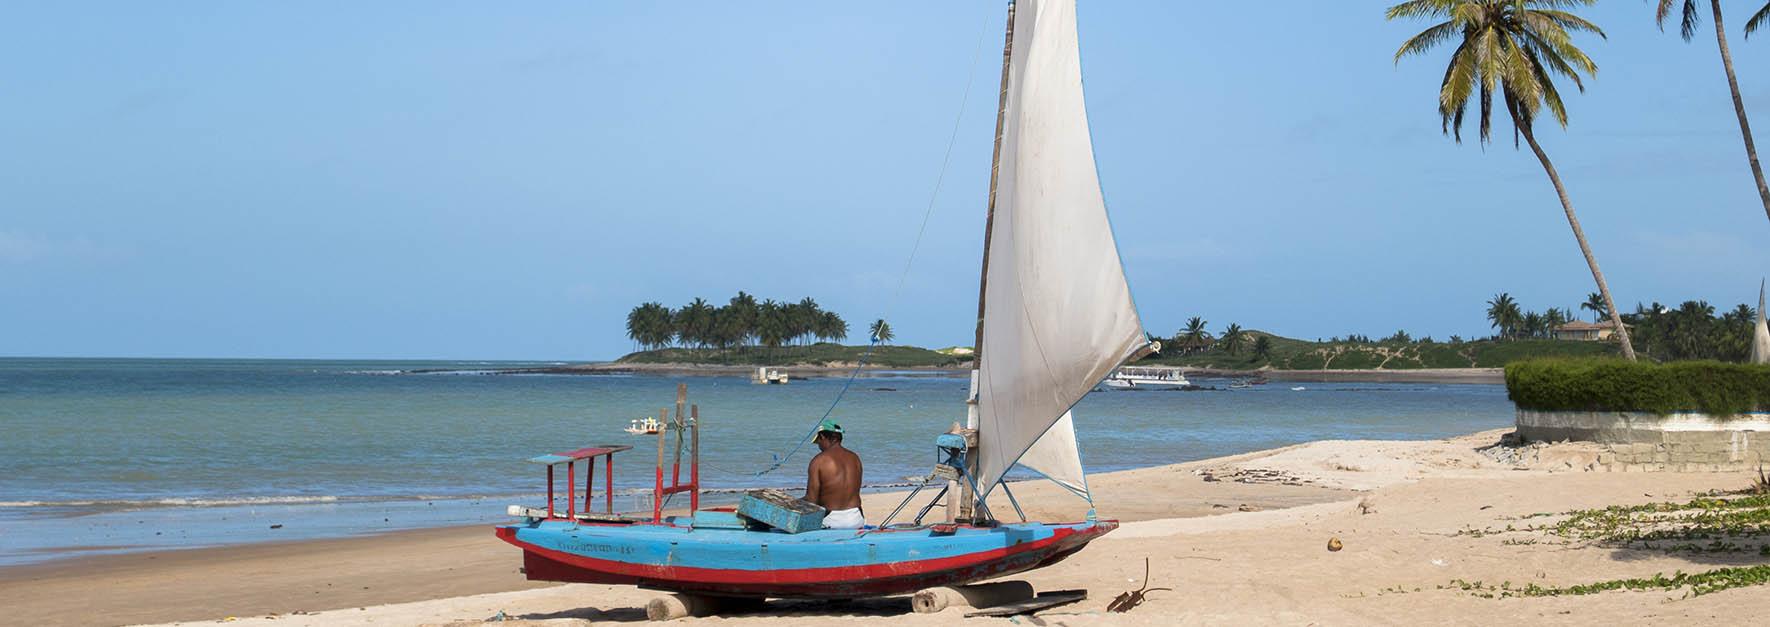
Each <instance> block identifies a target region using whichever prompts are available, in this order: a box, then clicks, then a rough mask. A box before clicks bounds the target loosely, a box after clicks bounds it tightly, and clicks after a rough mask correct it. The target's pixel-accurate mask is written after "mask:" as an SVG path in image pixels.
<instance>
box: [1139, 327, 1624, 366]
mask: <svg viewBox="0 0 1770 627" xmlns="http://www.w3.org/2000/svg"><path fill="white" fill-rule="evenodd" d="M1194 319H1195V320H1196V318H1194ZM1231 326H1232V328H1233V329H1235V330H1237V331H1240V333H1241V334H1242V335H1243V336H1245V337H1244V340H1243V342H1244V345H1249V344H1251V345H1252V347H1253V350H1252V351H1248V350H1243V349H1241V348H1239V347H1238V348H1237V349H1236V351H1235V352H1233V353H1232V352H1230V350H1229V347H1228V346H1227V345H1225V344H1224V342H1223V340H1213V339H1211V337H1210V336H1209V335H1208V334H1205V335H1196V336H1195V335H1192V331H1193V329H1192V326H1191V325H1190V324H1189V325H1188V327H1187V329H1183V330H1181V331H1180V332H1178V333H1176V334H1175V337H1173V338H1172V339H1164V340H1162V350H1161V352H1159V353H1156V354H1154V355H1151V356H1149V357H1145V358H1144V359H1143V360H1142V361H1139V362H1137V363H1138V365H1165V366H1187V367H1195V368H1212V369H1219V370H1253V369H1257V368H1265V367H1271V368H1276V369H1281V370H1365V369H1383V370H1414V369H1420V368H1499V367H1502V366H1505V365H1506V364H1508V363H1511V362H1513V361H1518V360H1521V359H1529V358H1532V357H1596V356H1608V355H1615V354H1616V345H1614V344H1609V343H1604V342H1576V341H1559V340H1514V341H1503V340H1498V339H1484V340H1475V341H1461V339H1462V338H1457V340H1458V341H1454V342H1438V341H1434V340H1433V339H1432V338H1430V337H1423V338H1418V339H1414V338H1412V337H1410V336H1408V335H1407V334H1406V333H1405V332H1398V333H1397V334H1395V335H1392V336H1390V337H1389V338H1386V339H1384V340H1381V341H1375V340H1371V339H1370V338H1366V337H1363V336H1358V335H1354V336H1350V337H1348V338H1345V339H1341V338H1334V339H1332V340H1329V341H1325V342H1312V341H1308V340H1298V339H1293V338H1287V337H1282V336H1278V335H1273V334H1271V333H1267V332H1264V331H1255V330H1241V329H1240V327H1239V326H1238V325H1231ZM1249 339H1251V342H1249V341H1248V340H1249Z"/></svg>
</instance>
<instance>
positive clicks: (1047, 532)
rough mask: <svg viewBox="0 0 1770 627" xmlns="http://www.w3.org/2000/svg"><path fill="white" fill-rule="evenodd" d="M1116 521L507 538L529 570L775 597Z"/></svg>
mask: <svg viewBox="0 0 1770 627" xmlns="http://www.w3.org/2000/svg"><path fill="white" fill-rule="evenodd" d="M1117 527H1118V523H1117V522H1116V521H1090V522H1083V523H1073V524H1044V523H1022V524H1013V525H1002V526H999V527H993V528H977V527H965V526H961V527H959V528H957V529H956V530H955V531H953V532H952V533H940V532H937V531H935V530H933V529H930V528H926V527H922V528H915V529H890V530H875V531H870V532H860V531H853V530H847V531H843V530H820V531H812V532H807V533H801V534H785V533H778V532H765V531H742V530H732V529H694V528H690V527H687V526H677V525H672V524H638V525H599V524H578V525H572V524H571V523H569V522H566V521H561V520H550V521H544V522H534V523H528V524H517V525H506V526H501V527H498V528H497V533H498V537H499V538H501V539H503V540H504V541H506V542H509V543H511V544H513V545H516V546H518V547H521V548H522V549H523V566H524V572H526V573H527V575H528V578H529V579H534V580H542V581H564V582H576V583H600V584H626V585H635V586H639V587H643V588H652V589H658V590H669V591H673V592H684V593H693V594H705V595H712V596H735V597H769V598H808V599H833V598H841V599H848V598H863V597H877V596H890V595H894V594H907V593H910V592H914V591H916V590H920V589H922V588H929V587H935V586H950V585H959V584H964V583H971V582H976V581H982V580H985V579H990V578H994V577H1001V576H1004V575H1011V574H1014V573H1019V572H1024V571H1028V570H1032V569H1035V568H1040V567H1044V566H1048V565H1051V564H1054V563H1056V562H1058V561H1060V560H1062V559H1064V558H1066V557H1068V556H1070V555H1071V554H1073V553H1075V552H1076V551H1078V550H1081V548H1082V547H1083V546H1085V545H1087V543H1088V542H1090V541H1092V540H1093V539H1094V538H1098V537H1100V536H1101V535H1103V534H1105V533H1107V532H1109V531H1112V530H1113V529H1116V528H1117Z"/></svg>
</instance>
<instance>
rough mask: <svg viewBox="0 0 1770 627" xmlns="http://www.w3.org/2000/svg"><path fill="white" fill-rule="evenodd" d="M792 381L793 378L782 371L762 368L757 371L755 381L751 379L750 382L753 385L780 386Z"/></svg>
mask: <svg viewBox="0 0 1770 627" xmlns="http://www.w3.org/2000/svg"><path fill="white" fill-rule="evenodd" d="M790 379H791V377H789V376H788V375H787V373H786V372H784V371H782V370H780V369H777V368H767V367H762V368H757V369H756V377H755V378H753V379H750V382H751V383H762V384H770V385H780V384H783V383H786V382H787V381H789V380H790Z"/></svg>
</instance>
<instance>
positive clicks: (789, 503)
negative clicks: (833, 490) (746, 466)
mask: <svg viewBox="0 0 1770 627" xmlns="http://www.w3.org/2000/svg"><path fill="white" fill-rule="evenodd" d="M825 513H826V510H824V508H823V507H821V506H819V505H817V504H816V503H812V502H810V501H807V500H804V499H800V498H795V497H794V496H793V495H791V494H787V493H785V492H782V491H780V490H751V491H749V492H745V493H744V500H742V501H739V502H738V508H737V515H738V516H740V517H743V518H745V519H747V520H753V521H756V522H758V523H762V524H764V525H768V526H769V527H773V528H775V529H779V530H781V531H785V532H787V533H804V532H806V531H816V530H818V529H822V528H824V514H825Z"/></svg>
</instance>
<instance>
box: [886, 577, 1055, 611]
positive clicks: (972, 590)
mask: <svg viewBox="0 0 1770 627" xmlns="http://www.w3.org/2000/svg"><path fill="white" fill-rule="evenodd" d="M1031 598H1033V587H1032V584H1030V583H1027V582H1024V581H998V582H995V583H980V584H973V585H969V586H951V587H941V588H925V589H922V590H917V591H916V594H915V596H912V597H910V607H911V608H913V609H915V610H916V612H917V613H919V614H933V613H935V612H939V611H941V610H944V609H946V608H949V607H971V608H986V607H995V606H998V605H1003V604H1007V603H1014V602H1016V601H1025V600H1027V599H1031Z"/></svg>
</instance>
